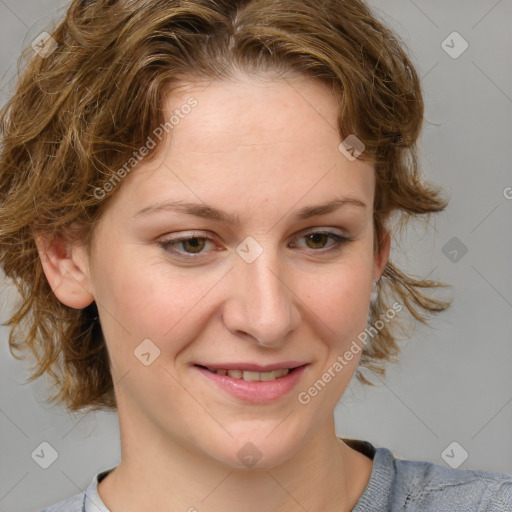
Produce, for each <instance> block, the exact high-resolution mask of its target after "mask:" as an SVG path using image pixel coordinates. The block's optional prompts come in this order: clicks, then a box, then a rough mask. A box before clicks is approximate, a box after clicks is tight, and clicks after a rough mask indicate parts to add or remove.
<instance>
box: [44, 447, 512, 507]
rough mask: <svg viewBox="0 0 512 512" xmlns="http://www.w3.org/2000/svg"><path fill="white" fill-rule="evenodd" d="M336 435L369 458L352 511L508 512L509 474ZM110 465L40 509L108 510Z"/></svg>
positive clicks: (511, 491)
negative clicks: (105, 493) (104, 485)
mask: <svg viewBox="0 0 512 512" xmlns="http://www.w3.org/2000/svg"><path fill="white" fill-rule="evenodd" d="M342 439H343V441H344V442H345V443H347V444H348V445H349V446H351V447H352V448H354V449H356V450H358V451H360V452H361V453H364V454H365V455H367V456H368V457H370V458H371V459H373V468H372V472H371V476H370V480H369V481H368V484H367V485H366V488H365V490H364V491H363V494H362V495H361V496H360V497H359V500H358V501H357V503H356V505H355V507H354V508H353V509H352V512H399V511H400V512H413V511H415V512H419V511H421V512H512V474H506V473H497V472H492V471H483V470H476V469H452V468H448V467H445V466H442V465H440V464H436V463H433V462H427V461H417V460H404V459H398V458H395V457H394V456H393V454H392V452H391V451H390V450H388V449H387V448H375V447H374V446H373V445H372V444H371V443H369V442H368V441H360V440H357V439H345V438H342ZM113 469H114V468H110V469H107V470H104V471H102V472H100V473H98V474H96V475H95V476H94V478H93V479H92V481H91V483H90V484H89V486H88V487H87V489H85V490H84V491H83V492H81V493H80V494H76V495H75V496H73V497H71V498H68V499H66V500H64V501H61V502H59V503H57V504H55V505H51V506H49V507H47V508H45V509H44V510H42V511H41V512H110V510H109V509H108V508H107V507H106V506H105V504H104V503H103V501H102V500H101V498H100V496H99V494H98V487H97V486H98V483H99V482H101V480H102V479H103V478H104V477H105V476H106V475H108V473H109V472H110V471H112V470H113Z"/></svg>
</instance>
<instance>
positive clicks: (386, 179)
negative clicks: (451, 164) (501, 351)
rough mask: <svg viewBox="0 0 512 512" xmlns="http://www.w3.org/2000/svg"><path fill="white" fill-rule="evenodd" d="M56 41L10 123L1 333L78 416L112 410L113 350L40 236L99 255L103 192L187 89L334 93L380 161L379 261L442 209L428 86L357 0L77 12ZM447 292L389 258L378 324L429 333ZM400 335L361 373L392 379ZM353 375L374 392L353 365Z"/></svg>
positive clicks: (192, 1) (267, 0)
mask: <svg viewBox="0 0 512 512" xmlns="http://www.w3.org/2000/svg"><path fill="white" fill-rule="evenodd" d="M51 36H52V37H53V39H54V40H55V42H56V43H57V45H58V46H57V47H56V48H55V49H54V51H53V53H51V54H49V55H43V56H41V55H37V54H34V52H33V51H32V49H30V48H29V49H28V50H27V51H26V52H25V54H24V61H23V62H24V69H23V72H22V73H21V75H20V77H19V79H18V84H17V88H16V91H15V93H14V95H13V96H12V97H11V99H10V100H9V101H8V102H7V104H6V105H5V106H4V108H3V109H2V111H1V113H0V129H1V152H0V198H1V205H0V226H1V227H0V259H1V264H2V266H3V269H4V272H5V274H6V276H7V277H9V278H10V279H12V280H13V282H14V283H15V285H16V287H17V290H18V292H19V296H20V298H19V303H18V304H17V307H16V309H15V312H14V313H13V314H12V316H11V317H10V319H9V320H8V321H7V322H5V324H4V325H8V326H9V327H10V328H11V329H10V335H9V347H10V350H11V353H12V354H13V356H14V357H16V358H18V359H21V358H22V356H21V355H19V354H20V353H26V352H28V353H31V354H32V355H33V356H34V357H35V364H34V366H32V367H31V368H30V370H31V375H30V377H29V380H30V381H32V380H34V379H36V378H38V377H40V376H42V375H43V374H45V373H46V374H48V375H49V376H50V377H51V379H52V381H53V382H54V383H55V385H56V389H57V392H56V393H55V394H54V395H53V396H52V397H51V398H49V400H50V401H54V402H58V403H59V404H64V405H66V407H67V408H68V410H70V411H77V410H79V409H85V408H89V409H91V410H96V409H100V408H109V409H116V407H117V405H116V399H115V394H114V386H113V382H112V377H111V373H110V370H109V358H108V352H107V348H106V344H105V340H104V338H103V334H102V330H101V325H100V322H99V320H98V311H97V309H96V305H95V303H92V304H91V305H90V306H89V307H87V308H84V309H82V310H77V309H72V308H69V307H67V306H65V305H64V304H62V303H61V302H60V301H59V300H58V299H57V298H56V297H55V295H54V294H53V292H52V290H51V288H50V286H49V284H48V281H47V280H46V277H45V275H44V273H43V269H42V265H41V260H40V257H39V254H38V251H37V247H36V244H35V240H34V235H35V233H45V234H48V235H50V237H54V236H55V237H56V236H60V235H62V234H66V235H67V236H69V237H74V239H75V240H77V241H78V240H80V241H82V242H84V241H85V243H86V244H90V241H91V235H92V233H93V231H94V229H93V228H94V225H95V223H96V222H97V221H98V220H99V219H100V217H101V215H102V212H103V210H104V207H105V205H106V204H107V203H108V201H109V198H110V197H111V196H112V195H113V194H115V193H116V190H117V189H115V188H114V187H107V189H108V188H112V190H110V191H109V192H108V193H106V194H105V196H104V197H102V198H101V199H100V198H98V197H97V196H98V194H95V190H96V191H97V190H98V189H102V190H103V189H105V184H107V182H109V180H112V178H113V176H114V174H115V172H116V170H118V169H119V168H120V167H121V166H122V165H123V163H125V162H126V161H127V159H129V158H130V156H131V155H132V154H133V152H134V151H137V149H139V148H141V147H142V146H144V144H145V142H146V140H147V138H148V137H149V136H150V135H151V133H153V130H155V128H156V127H157V126H159V125H161V124H164V123H165V122H166V119H164V108H163V107H164V103H165V101H166V99H167V98H168V97H169V95H170V94H172V92H173V90H176V89H175V88H176V87H178V86H179V84H183V83H191V82H194V81H196V82H198V81H204V80H206V81H211V80H222V79H225V78H229V77H230V76H233V72H234V71H236V70H242V71H244V72H246V73H252V74H254V75H255V76H257V75H259V74H260V75H264V74H266V75H268V74H269V72H272V73H275V76H281V77H283V78H284V79H285V77H286V76H294V75H302V76H304V77H314V78H316V79H318V80H321V81H323V82H324V83H325V84H327V85H328V86H329V88H330V89H331V90H332V91H333V93H334V94H335V95H336V98H337V101H338V105H339V111H338V130H339V133H340V137H341V140H343V139H344V138H345V137H347V136H348V135H349V134H357V137H358V138H359V139H360V140H361V141H362V142H363V143H364V144H365V146H366V149H365V151H364V153H363V154H362V155H361V156H360V158H361V159H365V158H371V159H372V160H373V161H374V163H375V176H376V189H375V200H374V216H373V222H374V235H375V237H374V239H375V244H374V250H375V251H379V250H380V248H381V243H382V235H383V233H384V231H385V228H386V222H387V221H388V220H389V219H390V218H391V216H392V214H393V213H396V214H397V216H398V219H399V224H398V225H397V226H400V227H403V225H405V223H406V222H407V221H408V220H410V219H411V218H412V217H414V218H422V219H425V220H428V219H429V218H430V214H431V213H434V212H440V211H442V210H443V209H444V208H445V207H446V205H447V202H448V201H447V199H445V198H443V197H442V195H441V192H442V191H441V190H440V188H439V187H434V186H433V185H431V184H429V183H428V182H427V181H426V180H425V179H424V178H423V177H422V175H421V172H420V170H419V167H418V157H417V139H418V137H419V134H420V132H421V128H422V124H423V109H424V106H423V100H422V93H421V87H420V82H419V78H418V75H417V73H416V71H415V69H414V66H413V64H412V62H411V60H410V59H409V57H408V56H407V52H406V51H405V49H404V47H403V44H402V42H401V41H400V39H399V38H398V36H397V35H396V34H394V33H393V32H392V31H391V30H390V29H389V28H387V27H386V26H385V25H384V24H383V23H382V22H381V21H379V20H378V19H377V17H376V16H375V15H374V14H373V13H372V12H371V10H370V9H369V8H368V7H367V5H366V4H365V3H363V2H362V1H359V0H325V1H319V0H253V1H251V0H246V1H242V0H239V1H234V0H230V1H228V0H117V1H116V0H97V1H78V0H75V1H73V2H71V4H70V6H69V8H68V10H67V12H66V14H65V16H64V18H63V19H62V20H61V21H60V22H59V23H58V25H57V26H56V27H55V29H54V30H53V31H52V32H51ZM156 154H157V152H156V151H154V152H152V153H151V154H150V155H148V156H147V157H146V160H148V161H149V160H151V159H152V158H154V157H155V155H156ZM110 182H111V183H112V181H110ZM71 226H79V227H80V229H79V230H71V229H70V227H71ZM440 286H447V285H445V284H444V283H437V282H433V281H430V280H427V279H423V278H417V277H413V276H411V275H407V274H406V273H404V272H402V271H401V270H399V269H398V268H397V267H396V266H395V265H394V264H393V263H392V262H391V261H390V260H388V263H387V266H386V268H385V271H384V273H383V275H382V278H381V279H380V281H379V285H378V289H379V296H378V299H377V301H376V302H375V303H373V304H372V306H371V308H370V313H371V314H370V318H371V319H374V320H375V319H378V318H382V317H383V315H384V314H385V312H386V311H387V310H388V309H389V308H390V305H391V301H393V300H394V301H398V302H399V303H400V304H403V305H404V306H405V307H406V309H407V310H408V311H409V313H410V314H411V315H412V317H414V318H415V319H416V320H418V321H420V322H422V323H424V324H426V325H429V322H428V318H429V315H430V314H431V313H436V312H439V311H442V310H444V309H446V308H447V307H448V306H449V304H450V302H451V300H450V301H445V300H440V299H436V298H433V297H431V296H429V295H428V294H426V292H425V291H423V290H424V289H427V288H434V289H435V288H437V287H440ZM406 309H404V311H406ZM395 328H396V329H400V330H401V331H402V332H405V331H404V324H403V322H402V321H401V320H400V321H399V319H397V320H394V321H393V322H387V323H385V325H384V326H383V327H382V328H381V329H379V330H378V333H377V335H375V336H373V337H372V338H371V340H369V342H368V343H367V344H366V345H365V347H364V350H363V353H362V356H361V362H360V367H362V368H368V369H370V370H371V371H373V372H375V373H376V374H379V375H381V376H384V375H385V363H386V362H391V361H392V362H396V361H397V355H398V352H399V346H398V343H397V341H398V340H399V338H398V335H397V331H396V330H395ZM356 375H357V378H358V379H359V381H361V382H362V383H364V384H372V382H371V381H369V380H368V379H367V378H365V377H364V375H363V374H362V373H361V372H360V370H359V368H358V370H357V372H356Z"/></svg>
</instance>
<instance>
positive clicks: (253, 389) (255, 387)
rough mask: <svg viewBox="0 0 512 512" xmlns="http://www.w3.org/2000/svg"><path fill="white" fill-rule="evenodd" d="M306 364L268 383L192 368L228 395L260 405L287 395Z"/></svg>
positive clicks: (198, 367)
mask: <svg viewBox="0 0 512 512" xmlns="http://www.w3.org/2000/svg"><path fill="white" fill-rule="evenodd" d="M306 366H308V365H307V364H305V365H302V366H299V367H297V368H296V369H295V370H293V371H292V372H290V373H289V374H288V375H285V376H284V377H281V378H279V379H275V380H270V381H248V380H244V379H234V378H233V377H230V376H229V375H219V374H218V373H213V372H211V371H209V370H206V369H205V368H201V367H200V366H194V368H195V369H196V370H199V372H201V373H202V374H203V375H204V376H205V377H207V378H208V379H210V380H211V381H212V382H214V383H215V384H217V386H219V387H220V388H221V389H223V390H224V391H226V392H227V393H229V394H230V395H232V396H234V397H235V398H238V399H240V400H243V401H244V402H248V403H251V404H262V403H267V402H272V401H274V400H278V399H279V398H281V397H283V396H285V395H286V394H288V393H289V392H290V391H291V390H292V389H293V388H294V387H295V386H296V385H297V383H298V382H299V380H300V378H301V377H302V374H303V373H304V370H305V369H306Z"/></svg>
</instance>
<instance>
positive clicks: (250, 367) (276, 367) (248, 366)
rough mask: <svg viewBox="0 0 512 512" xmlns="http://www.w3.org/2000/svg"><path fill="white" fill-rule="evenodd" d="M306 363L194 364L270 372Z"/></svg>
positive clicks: (219, 368)
mask: <svg viewBox="0 0 512 512" xmlns="http://www.w3.org/2000/svg"><path fill="white" fill-rule="evenodd" d="M305 364H307V362H306V361H282V362H280V363H272V364H267V365H260V364H257V363H249V362H238V363H206V362H204V363H203V362H202V363H196V364H195V366H202V367H204V368H208V369H209V370H240V371H248V372H259V373H263V372H272V371H274V370H283V369H288V370H292V369H294V368H297V367H298V366H303V365H305Z"/></svg>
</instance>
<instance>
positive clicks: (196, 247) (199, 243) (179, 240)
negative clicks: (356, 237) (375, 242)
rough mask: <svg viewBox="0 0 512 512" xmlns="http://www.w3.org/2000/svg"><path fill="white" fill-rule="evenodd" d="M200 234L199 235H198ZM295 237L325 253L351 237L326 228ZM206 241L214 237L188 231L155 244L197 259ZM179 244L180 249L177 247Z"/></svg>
mask: <svg viewBox="0 0 512 512" xmlns="http://www.w3.org/2000/svg"><path fill="white" fill-rule="evenodd" d="M200 235H201V236H200ZM296 239H305V240H306V244H307V245H306V248H307V249H312V250H313V252H317V253H325V252H330V251H335V250H338V249H340V248H341V246H342V245H344V244H346V243H348V242H351V241H352V239H351V238H350V237H347V236H342V235H340V234H338V233H335V232H333V231H328V230H316V231H310V232H309V233H305V234H302V235H300V236H298V237H296ZM329 239H331V240H333V243H331V244H330V245H327V246H326V243H327V242H328V240H329ZM208 242H212V244H213V245H215V244H214V238H213V237H212V236H204V235H202V234H197V235H196V234H193V233H188V234H186V235H181V236H176V237H173V238H169V239H167V240H160V241H159V242H157V244H158V245H159V246H160V247H162V249H164V250H165V251H167V252H169V253H171V254H172V255H174V256H176V257H178V258H181V259H189V260H190V259H197V258H199V257H200V256H201V255H202V254H205V252H207V251H204V250H203V249H204V248H205V247H206V245H207V243H208ZM179 246H181V249H179ZM290 247H292V248H295V247H302V246H299V245H296V244H294V243H292V244H290Z"/></svg>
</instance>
